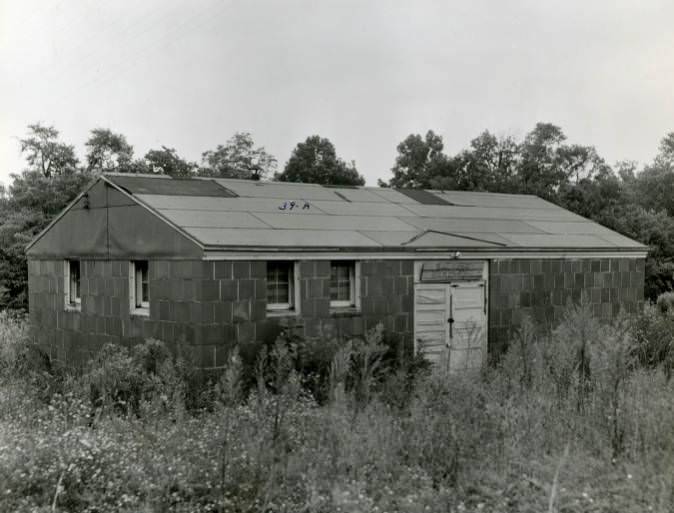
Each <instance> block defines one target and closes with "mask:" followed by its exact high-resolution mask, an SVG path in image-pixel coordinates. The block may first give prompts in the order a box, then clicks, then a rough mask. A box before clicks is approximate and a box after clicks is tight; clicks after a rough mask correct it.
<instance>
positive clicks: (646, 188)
mask: <svg viewBox="0 0 674 513" xmlns="http://www.w3.org/2000/svg"><path fill="white" fill-rule="evenodd" d="M634 194H635V200H636V202H637V203H638V204H639V205H641V206H643V207H644V208H652V209H656V210H659V209H663V210H665V211H666V212H667V213H668V214H669V215H670V216H674V132H672V133H670V134H668V135H667V136H666V137H665V138H664V139H663V140H662V141H661V143H660V153H659V154H658V155H657V156H656V157H655V159H654V161H653V163H652V164H650V165H648V166H646V167H645V168H644V170H643V171H642V172H641V173H639V174H638V175H637V176H636V178H635V180H634Z"/></svg>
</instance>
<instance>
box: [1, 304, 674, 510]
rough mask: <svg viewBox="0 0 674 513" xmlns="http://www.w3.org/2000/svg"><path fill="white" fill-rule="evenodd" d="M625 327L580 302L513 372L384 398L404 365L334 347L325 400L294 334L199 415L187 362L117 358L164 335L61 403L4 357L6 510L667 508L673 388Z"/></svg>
mask: <svg viewBox="0 0 674 513" xmlns="http://www.w3.org/2000/svg"><path fill="white" fill-rule="evenodd" d="M580 323H583V324H584V325H583V326H582V327H581V326H580ZM527 330H529V331H527ZM579 330H581V331H579ZM0 333H1V334H2V335H1V336H2V337H3V338H0V341H2V344H3V353H2V354H3V355H4V354H9V355H10V357H11V355H12V354H16V353H14V352H12V351H13V350H12V351H9V352H5V347H4V346H5V345H13V346H16V344H17V340H20V339H21V337H22V336H23V327H22V326H21V325H20V323H15V322H14V321H9V320H7V319H3V326H2V327H0ZM581 333H582V335H579V334H581ZM625 336H626V335H625V331H624V330H622V328H621V327H620V326H615V327H605V326H599V325H597V324H595V323H594V322H593V321H592V320H591V319H589V318H587V317H586V316H585V314H584V313H583V312H582V311H571V312H570V313H569V319H568V320H567V321H566V322H565V323H564V324H563V325H562V326H561V327H560V328H558V330H557V331H555V332H554V333H553V334H552V335H550V336H542V335H539V334H537V333H536V332H535V328H534V327H532V326H528V327H527V328H525V331H524V332H523V333H522V336H521V338H520V341H519V343H517V344H513V345H512V350H511V352H510V353H509V354H508V355H506V357H505V358H504V360H503V365H502V366H501V367H500V368H498V369H492V370H490V371H489V372H486V373H485V374H484V375H482V376H479V377H468V376H464V377H448V376H443V375H439V374H434V375H431V376H429V377H426V378H423V379H420V380H418V381H417V382H416V385H415V386H414V388H413V390H412V391H411V393H410V395H409V397H410V400H409V401H402V402H399V401H391V400H390V398H389V397H388V395H387V393H386V392H387V390H386V388H388V389H389V390H390V389H397V388H396V387H397V384H396V382H395V380H396V379H399V377H397V376H398V375H397V374H389V375H388V376H384V377H383V378H384V379H385V381H383V383H385V385H382V384H381V383H382V381H381V379H379V380H375V379H374V378H373V377H372V376H371V374H372V373H369V372H368V373H365V372H364V371H363V369H370V368H372V365H375V364H376V365H379V364H380V363H381V362H380V360H379V358H378V353H377V352H376V351H374V352H373V351H372V347H375V346H376V344H377V343H378V342H377V340H373V341H371V342H373V344H374V345H372V346H371V347H369V348H366V349H364V350H363V351H361V352H359V353H358V354H356V355H355V358H353V359H351V360H350V359H349V357H347V355H346V353H345V352H344V351H342V352H340V353H339V354H338V355H337V357H336V359H335V361H334V362H333V364H332V369H333V370H332V379H331V382H332V383H333V385H332V390H331V391H330V394H329V396H330V397H331V400H330V401H329V402H328V403H327V404H325V405H320V406H319V405H318V404H317V403H316V402H315V401H314V400H313V399H312V398H311V397H309V396H308V395H307V394H306V392H305V391H304V390H303V388H302V386H301V378H302V377H301V376H300V375H298V374H297V372H296V371H295V370H294V369H293V366H292V365H291V360H292V358H293V354H292V351H289V350H288V349H287V348H286V347H284V346H283V345H282V344H279V345H277V346H275V347H274V348H272V349H271V351H270V353H269V355H268V358H267V359H265V360H264V361H260V364H259V365H258V366H257V367H258V369H259V376H258V378H259V379H258V380H257V384H256V385H255V386H254V387H253V389H252V390H250V391H248V393H247V394H244V392H245V391H244V390H242V388H241V384H242V383H243V382H245V381H246V380H245V379H244V376H242V374H241V373H242V372H243V370H242V366H241V364H240V362H239V361H238V359H237V357H236V356H234V357H233V358H232V361H231V362H230V366H229V368H228V370H227V373H226V374H225V375H224V376H223V377H222V378H221V379H220V380H219V381H218V382H217V383H216V384H214V385H212V387H211V389H210V392H209V393H210V394H211V395H210V397H211V398H212V402H211V403H210V404H211V407H210V409H209V410H204V411H198V412H189V411H188V407H189V404H186V401H187V400H186V397H188V395H189V394H187V393H186V392H185V390H186V387H187V386H188V385H187V384H186V383H185V382H184V379H185V376H186V374H185V372H184V370H181V368H180V365H181V364H180V363H179V362H175V361H172V360H171V359H167V358H164V357H161V358H160V359H161V365H159V366H157V367H155V368H154V370H153V371H152V372H149V373H146V374H143V372H145V371H142V370H137V371H135V372H136V374H135V375H134V374H133V373H131V374H127V375H126V377H125V378H124V380H121V379H118V378H119V376H120V373H119V372H118V371H119V369H117V370H116V367H115V363H114V362H117V364H118V365H119V366H124V367H129V366H131V367H132V368H133V365H134V364H133V362H134V361H139V360H134V358H141V357H142V358H141V359H142V361H144V362H147V355H148V354H149V353H150V352H153V351H154V353H153V354H161V346H160V345H157V344H156V343H154V345H151V346H150V348H149V349H148V348H145V349H142V350H139V351H138V352H136V353H134V354H135V355H136V356H134V354H127V353H123V352H119V353H115V354H113V355H111V354H108V355H107V357H106V361H107V362H108V371H109V372H108V373H107V374H106V373H101V372H98V373H92V372H91V371H93V370H95V369H91V371H90V373H89V375H85V376H83V377H81V378H78V379H72V380H70V381H61V384H60V389H59V390H60V393H58V394H52V395H51V396H50V397H49V400H48V401H47V402H45V401H44V400H43V399H41V397H42V396H41V395H40V393H38V391H36V390H35V381H34V380H30V379H25V376H23V377H21V376H16V375H13V374H12V373H11V372H8V369H10V367H11V366H6V367H5V371H4V374H3V375H2V380H1V384H0V418H1V419H2V420H1V421H0V510H2V511H51V510H52V509H53V510H55V511H90V512H93V511H128V512H131V511H134V512H135V511H146V512H155V511H156V512H159V511H287V512H295V511H305V512H332V511H342V512H349V511H351V512H356V511H368V512H369V511H389V512H395V511H400V512H426V511H432V512H438V511H456V512H459V511H494V512H496V511H499V512H500V511H513V512H527V511H531V512H534V511H535V512H540V511H558V512H571V511H597V512H613V511H630V512H632V511H634V512H640V511H644V512H647V511H655V512H663V513H664V512H669V511H672V510H674V492H673V490H674V432H673V429H674V428H673V426H674V408H672V398H673V397H674V382H672V381H668V380H667V378H666V376H665V374H664V372H662V370H661V369H658V368H655V369H648V368H633V367H631V366H630V365H629V360H628V358H629V352H628V351H625V346H624V344H628V343H629V338H624V337H625ZM579 337H580V338H579ZM564 344H566V346H565V345H564ZM582 345H585V348H586V349H587V351H586V352H585V353H584V356H582V357H579V356H578V355H579V353H578V352H577V351H575V349H577V348H578V347H580V346H582ZM364 346H367V344H365V345H364ZM567 346H570V347H567ZM356 347H357V346H350V348H349V351H351V352H353V351H358V350H357V349H355V348H356ZM138 355H140V356H138ZM368 355H369V356H368ZM525 355H526V358H527V359H526V361H527V365H526V366H523V365H522V363H521V362H522V361H523V357H524V356H525ZM113 356H114V358H113ZM352 356H354V355H352ZM143 358H144V359H143ZM364 358H365V359H366V358H372V359H373V360H372V361H370V362H368V361H366V360H364ZM579 358H580V359H579ZM583 358H587V362H584V360H583ZM350 361H351V362H358V367H357V368H355V369H353V368H352V367H351V364H350V363H349V362H350ZM584 364H587V369H586V370H587V371H588V373H585V371H584V373H583V374H579V372H578V369H579V368H580V367H579V365H584ZM98 369H99V370H100V367H98ZM138 369H140V367H139V368H138ZM359 369H360V370H359ZM350 372H356V373H358V372H360V373H361V374H364V375H366V376H367V379H366V380H358V379H357V376H358V374H356V377H354V378H349V373H350ZM111 374H112V375H111ZM134 376H135V377H134ZM579 376H582V377H579ZM113 377H114V379H112V378H113ZM129 382H133V383H134V386H137V387H138V389H139V390H141V391H142V393H141V395H140V396H139V397H140V399H139V401H138V406H137V409H135V410H134V411H132V410H130V409H126V410H124V409H123V408H122V409H120V408H119V405H116V404H115V403H114V402H106V401H102V402H101V401H99V402H98V403H96V405H94V406H92V403H91V397H90V396H89V394H88V390H85V389H84V386H83V384H87V385H91V384H92V383H96V384H98V386H100V387H103V389H105V390H108V392H106V394H107V396H106V397H116V398H117V399H120V397H121V396H120V395H119V394H118V392H119V390H127V389H128V388H125V387H127V384H128V383H129ZM349 383H352V385H351V386H349V385H348V384H349ZM105 387H107V388H105ZM382 387H385V388H384V389H382ZM272 390H273V392H272ZM104 395H105V394H104ZM244 396H246V397H245V398H243V397H244ZM120 412H122V413H120ZM124 412H126V413H124Z"/></svg>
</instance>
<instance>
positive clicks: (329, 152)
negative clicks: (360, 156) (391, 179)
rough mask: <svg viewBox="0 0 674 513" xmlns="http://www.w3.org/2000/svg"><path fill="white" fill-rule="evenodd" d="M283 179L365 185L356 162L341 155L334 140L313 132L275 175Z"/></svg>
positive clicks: (287, 180) (283, 180) (296, 148)
mask: <svg viewBox="0 0 674 513" xmlns="http://www.w3.org/2000/svg"><path fill="white" fill-rule="evenodd" d="M274 179H275V180H278V181H280V182H302V183H318V184H323V185H365V178H363V177H362V176H361V175H360V174H359V173H358V170H357V169H356V165H355V163H354V162H351V164H347V163H345V162H344V161H343V160H342V159H340V158H338V157H337V153H336V151H335V147H334V145H333V144H332V143H331V142H330V140H328V139H326V138H323V137H320V136H318V135H312V136H311V137H307V139H306V141H304V142H301V143H298V144H297V146H296V147H295V149H294V150H293V152H292V155H291V156H290V159H289V160H288V162H287V163H286V165H285V167H284V169H283V172H281V173H279V174H276V175H275V176H274Z"/></svg>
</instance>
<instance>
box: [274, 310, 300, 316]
mask: <svg viewBox="0 0 674 513" xmlns="http://www.w3.org/2000/svg"><path fill="white" fill-rule="evenodd" d="M298 315H299V313H298V312H297V311H296V310H267V317H297V316H298Z"/></svg>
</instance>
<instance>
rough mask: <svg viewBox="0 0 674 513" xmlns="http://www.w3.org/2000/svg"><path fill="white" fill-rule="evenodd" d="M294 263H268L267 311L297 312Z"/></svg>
mask: <svg viewBox="0 0 674 513" xmlns="http://www.w3.org/2000/svg"><path fill="white" fill-rule="evenodd" d="M296 277H297V273H296V272H295V265H294V263H293V262H267V310H270V311H276V312H282V311H294V312H297V298H296V297H295V295H296V292H297V287H296V285H295V279H296Z"/></svg>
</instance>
